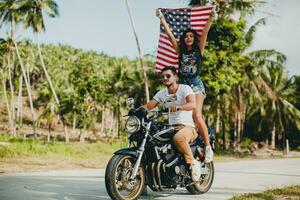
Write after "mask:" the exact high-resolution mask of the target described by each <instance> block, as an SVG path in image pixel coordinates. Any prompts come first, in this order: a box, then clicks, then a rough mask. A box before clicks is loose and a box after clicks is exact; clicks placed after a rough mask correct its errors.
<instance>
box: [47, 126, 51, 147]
mask: <svg viewBox="0 0 300 200" xmlns="http://www.w3.org/2000/svg"><path fill="white" fill-rule="evenodd" d="M50 136H51V125H50V124H49V125H48V136H47V142H48V143H49V142H50Z"/></svg>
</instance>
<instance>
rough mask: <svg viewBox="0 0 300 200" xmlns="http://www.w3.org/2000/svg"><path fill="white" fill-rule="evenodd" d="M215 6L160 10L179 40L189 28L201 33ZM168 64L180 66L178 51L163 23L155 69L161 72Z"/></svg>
mask: <svg viewBox="0 0 300 200" xmlns="http://www.w3.org/2000/svg"><path fill="white" fill-rule="evenodd" d="M213 7H214V6H203V7H192V8H176V9H168V8H162V9H160V10H161V12H162V13H163V15H164V17H165V19H166V21H167V23H168V24H169V26H170V29H171V31H172V33H173V35H174V36H175V38H176V40H177V41H179V38H180V36H181V34H182V32H183V31H184V30H186V29H187V28H191V29H193V30H195V31H196V32H197V33H198V34H199V35H201V33H202V30H203V28H204V27H205V25H206V23H207V21H208V19H209V16H210V14H211V12H212V10H213ZM168 65H173V66H175V67H176V68H178V56H177V53H176V51H175V50H174V49H173V46H172V43H171V42H170V40H169V37H168V35H167V34H166V33H165V31H164V30H163V27H162V25H161V26H160V36H159V41H158V49H157V58H156V66H155V71H158V72H159V71H161V70H162V69H163V68H164V67H165V66H168Z"/></svg>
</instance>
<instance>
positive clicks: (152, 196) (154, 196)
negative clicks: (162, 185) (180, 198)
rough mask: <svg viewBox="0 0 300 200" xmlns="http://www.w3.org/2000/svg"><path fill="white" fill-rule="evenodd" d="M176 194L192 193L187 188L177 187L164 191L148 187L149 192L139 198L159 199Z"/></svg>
mask: <svg viewBox="0 0 300 200" xmlns="http://www.w3.org/2000/svg"><path fill="white" fill-rule="evenodd" d="M174 195H186V196H191V195H192V194H191V193H189V192H187V191H186V190H185V189H182V190H181V189H176V190H170V191H162V192H153V191H152V190H151V189H149V188H147V193H146V194H142V196H140V198H139V199H147V200H149V199H157V198H166V197H171V196H174Z"/></svg>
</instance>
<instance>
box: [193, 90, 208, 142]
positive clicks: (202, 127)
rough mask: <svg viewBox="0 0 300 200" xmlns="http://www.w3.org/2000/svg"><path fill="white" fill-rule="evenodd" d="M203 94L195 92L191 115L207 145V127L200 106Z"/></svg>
mask: <svg viewBox="0 0 300 200" xmlns="http://www.w3.org/2000/svg"><path fill="white" fill-rule="evenodd" d="M204 98H205V95H204V94H203V93H198V94H196V108H195V109H194V110H193V117H194V120H195V124H196V126H197V128H198V130H199V131H200V133H201V136H202V138H203V140H204V143H205V145H206V146H208V145H209V137H208V129H207V126H206V124H205V121H204V120H203V117H202V108H203V102H204Z"/></svg>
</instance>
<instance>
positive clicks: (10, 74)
mask: <svg viewBox="0 0 300 200" xmlns="http://www.w3.org/2000/svg"><path fill="white" fill-rule="evenodd" d="M7 65H8V78H9V87H10V96H11V98H10V102H11V107H10V108H11V125H12V127H11V131H12V135H13V136H14V137H15V136H16V114H15V89H14V84H13V80H12V72H11V64H10V54H8V62H7Z"/></svg>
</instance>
